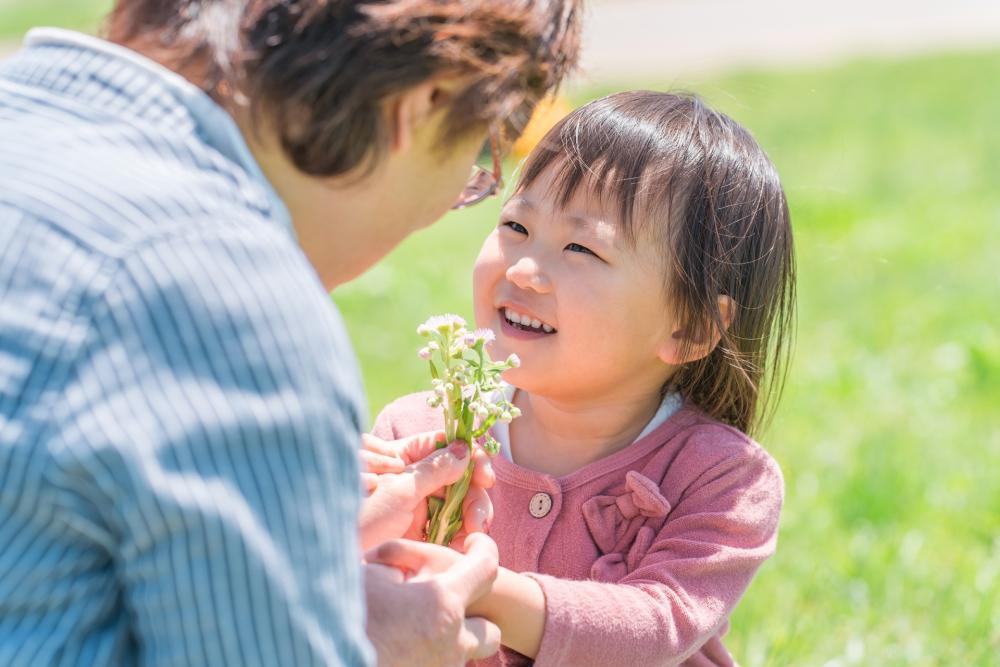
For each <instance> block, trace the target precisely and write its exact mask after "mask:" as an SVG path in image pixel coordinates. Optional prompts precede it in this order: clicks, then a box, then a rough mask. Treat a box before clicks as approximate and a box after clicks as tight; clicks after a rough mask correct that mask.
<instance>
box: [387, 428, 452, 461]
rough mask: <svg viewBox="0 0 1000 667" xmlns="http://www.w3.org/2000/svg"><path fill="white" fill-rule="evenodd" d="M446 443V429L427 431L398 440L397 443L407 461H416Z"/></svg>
mask: <svg viewBox="0 0 1000 667" xmlns="http://www.w3.org/2000/svg"><path fill="white" fill-rule="evenodd" d="M444 443H445V435H444V431H427V432H426V433H418V434H417V435H412V436H410V437H408V438H404V439H402V440H397V441H396V442H395V445H396V446H397V447H398V448H399V449H398V451H399V453H400V456H401V457H402V458H403V459H404V460H405V461H406V462H407V463H416V462H417V461H420V460H422V459H425V458H427V457H428V456H430V455H431V454H433V453H434V452H436V451H437V450H439V449H441V445H443V444H444Z"/></svg>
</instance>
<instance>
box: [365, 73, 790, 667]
mask: <svg viewBox="0 0 1000 667" xmlns="http://www.w3.org/2000/svg"><path fill="white" fill-rule="evenodd" d="M473 281H474V301H475V315H476V323H477V325H478V326H480V327H489V328H491V329H493V330H494V331H496V332H497V340H496V342H495V343H494V345H493V347H492V348H491V352H492V355H493V356H494V357H496V358H502V357H504V356H506V355H508V354H511V353H516V354H517V355H518V356H519V357H520V358H521V366H520V367H519V368H516V369H512V370H509V371H507V372H506V374H505V376H504V377H505V380H506V381H507V382H508V383H509V386H508V387H507V393H508V397H509V398H510V399H511V400H512V401H513V403H514V404H515V405H516V406H517V407H518V408H520V410H521V412H522V415H523V416H522V417H521V418H520V419H517V420H515V421H514V422H513V423H511V424H510V425H509V427H508V426H506V425H500V426H498V427H495V428H494V431H493V435H494V437H496V438H497V440H498V441H500V443H501V445H502V452H501V455H499V456H498V457H497V458H496V460H495V462H494V468H495V473H496V484H495V486H494V488H492V489H491V490H490V497H491V499H492V501H493V504H494V507H495V519H494V520H493V522H492V524H491V526H490V528H489V534H490V535H491V536H492V537H493V539H494V540H495V541H496V543H497V545H498V548H499V552H500V564H501V565H502V566H503V567H502V569H501V572H500V576H499V577H498V579H497V583H496V585H495V586H494V588H493V592H492V593H491V594H490V595H489V596H487V597H486V598H484V599H483V600H482V601H480V603H479V604H478V605H477V607H476V608H475V609H473V610H470V614H474V615H482V616H486V617H487V618H489V619H491V620H493V621H494V622H495V623H497V625H499V626H500V629H501V631H502V636H503V639H502V641H503V644H504V647H505V648H504V649H503V650H502V651H501V653H500V654H499V655H498V656H497V657H494V658H492V659H490V660H489V661H483V662H482V663H481V664H484V665H485V664H489V665H494V664H501V663H503V664H532V662H533V663H534V664H535V665H539V666H541V665H573V666H574V667H585V666H589V665H594V666H595V667H596V666H601V667H607V666H608V665H628V666H629V667H640V666H642V665H650V666H652V665H656V666H662V665H675V664H684V665H732V664H734V661H733V659H732V657H731V656H730V655H729V653H728V651H727V650H726V649H725V647H724V646H723V643H722V638H723V635H724V634H725V632H726V630H727V627H728V618H729V615H730V614H731V612H732V611H733V609H734V607H735V605H736V603H737V601H738V600H739V599H740V597H741V596H742V595H743V593H744V591H745V590H746V588H747V586H748V585H749V583H750V580H751V579H752V577H753V575H754V573H755V572H756V570H757V568H758V567H759V566H760V565H761V563H762V562H763V561H764V560H765V559H767V558H768V557H769V556H770V555H771V554H772V553H773V552H774V549H775V543H776V536H777V530H778V517H779V513H780V509H781V503H782V496H783V486H782V478H781V473H780V470H779V468H778V465H777V464H776V463H775V461H774V460H773V459H772V458H771V457H770V456H769V455H768V454H767V453H766V452H765V451H764V449H763V448H762V447H761V446H760V445H758V444H757V443H756V442H755V441H754V440H753V439H751V435H752V434H754V433H755V432H757V431H758V430H759V426H760V423H761V421H762V419H763V417H764V416H766V414H767V413H768V412H769V411H770V409H771V408H773V402H774V399H775V397H776V396H777V394H778V392H779V390H780V386H781V382H782V380H783V377H784V368H785V363H786V361H787V350H788V341H789V331H790V328H791V322H792V313H793V308H794V258H793V252H792V233H791V228H790V224H789V215H788V208H787V204H786V200H785V196H784V193H783V191H782V188H781V184H780V182H779V180H778V175H777V172H776V171H775V169H774V167H773V165H772V164H771V162H770V160H769V159H768V158H767V156H766V155H765V153H764V152H763V151H762V150H761V148H760V147H759V146H758V145H757V143H756V142H755V141H754V140H753V138H752V137H751V136H750V135H749V133H747V131H746V130H744V129H743V128H742V127H740V126H739V125H738V124H737V123H735V122H734V121H733V120H731V119H730V118H728V117H726V116H724V115H722V114H720V113H718V112H715V111H713V110H711V109H709V108H708V107H707V106H706V105H705V104H703V103H702V102H701V101H699V100H698V99H695V98H692V97H687V96H678V95H672V94H663V93H652V92H629V93H621V94H618V95H613V96H610V97H607V98H604V99H601V100H598V101H596V102H593V103H591V104H588V105H587V106H585V107H583V108H581V109H578V110H577V111H575V112H573V113H572V114H570V115H569V116H568V117H567V118H565V119H564V120H563V121H562V122H561V123H560V124H558V125H557V126H556V127H554V128H553V129H552V130H551V131H550V132H549V134H548V135H547V136H546V138H545V139H544V140H543V141H542V142H541V144H540V145H539V147H538V148H536V149H535V151H534V152H533V153H532V154H531V155H530V156H529V157H528V159H527V162H526V164H525V165H524V169H523V173H522V176H521V178H520V181H519V183H518V184H517V187H516V188H515V190H514V193H513V196H512V197H511V198H510V199H509V200H508V201H507V202H506V204H505V206H504V208H503V211H502V213H501V217H500V223H499V225H498V226H497V228H496V229H495V230H494V231H493V232H492V233H491V234H490V236H489V237H488V238H487V239H486V242H485V243H484V245H483V248H482V251H481V252H480V255H479V258H478V260H477V262H476V268H475V272H474V278H473ZM425 398H426V397H425V396H424V395H413V396H408V397H404V398H402V399H399V400H398V401H396V402H395V403H393V404H392V405H390V406H389V407H387V408H386V409H385V410H384V411H383V412H382V414H381V415H380V416H379V418H378V420H377V421H376V426H375V429H374V433H375V435H377V436H379V437H382V438H387V439H396V438H399V437H403V436H407V435H410V434H413V433H416V432H420V431H427V430H432V429H437V428H440V412H439V411H437V410H433V409H431V408H428V407H427V405H426V402H425ZM426 546H427V549H428V553H431V554H435V555H434V557H435V558H441V559H444V560H447V559H448V558H449V556H448V555H447V554H448V550H445V549H438V548H435V547H431V546H430V545H426ZM401 548H402V547H401ZM391 551H392V547H391V546H390V547H389V548H388V549H386V550H383V552H382V555H383V556H386V557H387V558H389V559H390V560H391V554H390V552H391ZM402 560H405V558H403V559H402Z"/></svg>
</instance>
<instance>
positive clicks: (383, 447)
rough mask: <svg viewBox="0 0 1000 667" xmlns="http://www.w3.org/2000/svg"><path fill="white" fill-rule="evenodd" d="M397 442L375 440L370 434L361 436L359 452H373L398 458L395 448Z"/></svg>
mask: <svg viewBox="0 0 1000 667" xmlns="http://www.w3.org/2000/svg"><path fill="white" fill-rule="evenodd" d="M397 442H399V441H398V440H383V439H382V438H377V437H375V436H374V435H372V434H371V433H362V434H361V450H362V451H368V452H374V453H375V454H381V455H382V456H395V457H397V458H398V457H399V451H398V449H397V448H396V443H397Z"/></svg>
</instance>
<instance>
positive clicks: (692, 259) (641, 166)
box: [516, 91, 795, 434]
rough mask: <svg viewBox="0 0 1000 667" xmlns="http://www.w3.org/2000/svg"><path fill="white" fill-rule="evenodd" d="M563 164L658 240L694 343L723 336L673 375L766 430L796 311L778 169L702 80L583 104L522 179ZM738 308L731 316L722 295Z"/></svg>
mask: <svg viewBox="0 0 1000 667" xmlns="http://www.w3.org/2000/svg"><path fill="white" fill-rule="evenodd" d="M550 168H552V169H555V170H556V172H555V181H554V183H555V185H554V192H553V193H552V195H553V196H554V197H556V198H557V200H558V201H560V202H562V204H563V205H566V204H568V203H569V201H570V199H571V198H572V197H573V194H574V192H576V190H577V189H578V188H580V187H587V188H589V189H590V190H591V191H592V192H594V193H595V194H596V195H597V196H600V197H602V198H604V200H605V201H606V202H608V203H609V204H611V205H613V206H616V207H617V210H618V212H619V217H620V219H621V224H622V225H623V227H624V232H625V237H626V239H627V240H628V241H629V243H631V244H635V243H640V242H641V243H655V244H657V246H659V251H660V256H661V257H662V258H663V267H664V293H665V295H666V296H667V301H668V302H669V303H670V304H671V305H672V306H673V309H674V312H672V313H670V315H672V316H673V317H675V318H677V320H678V326H679V328H680V329H681V330H683V331H684V332H685V333H686V336H685V338H686V340H687V341H688V344H697V343H698V342H699V341H704V340H706V339H708V337H709V336H711V335H712V332H713V330H714V331H718V332H720V334H721V341H720V342H719V344H718V346H716V347H715V348H714V349H713V350H712V352H711V353H709V355H708V356H707V357H705V358H703V359H699V360H697V361H692V362H690V363H687V364H685V365H683V366H682V367H681V368H680V369H679V370H678V371H677V373H676V374H675V376H674V378H672V380H671V382H670V384H669V385H668V386H667V387H664V390H668V389H673V390H676V391H678V392H680V393H681V394H682V395H683V396H685V397H686V398H689V399H691V400H692V401H694V402H695V403H696V404H698V405H699V406H700V407H701V408H702V409H703V410H705V411H706V412H707V413H709V414H711V415H712V416H713V417H715V418H717V419H719V420H721V421H723V422H726V423H729V424H731V425H733V426H736V427H737V428H739V429H740V430H742V431H744V432H745V433H751V434H752V433H753V432H754V431H755V430H757V428H758V427H759V425H760V423H761V422H762V421H763V420H765V419H766V417H767V416H769V415H770V413H771V411H772V409H773V407H774V405H775V404H776V400H777V398H778V396H779V395H780V393H781V387H782V384H783V382H784V378H785V373H786V369H787V364H788V358H789V354H790V349H791V345H790V343H791V339H792V335H793V330H794V313H795V255H794V250H793V244H792V228H791V222H790V218H789V212H788V202H787V201H786V199H785V193H784V190H783V189H782V187H781V182H780V180H779V179H778V172H777V170H776V169H775V168H774V165H773V164H772V163H771V160H770V159H769V158H768V156H767V154H766V153H764V151H763V150H762V149H761V147H760V146H759V145H758V144H757V142H756V141H755V140H754V138H753V137H752V136H751V135H750V133H749V132H747V131H746V130H745V129H744V128H743V127H741V126H740V125H739V124H738V123H737V122H736V121H734V120H732V119H731V118H729V117H728V116H726V115H724V114H721V113H719V112H717V111H714V110H712V109H710V108H709V107H708V106H707V105H706V104H705V103H703V102H702V101H701V100H699V99H698V98H697V97H695V96H693V95H688V94H672V93H657V92H649V91H634V92H627V93H618V94H616V95H611V96H609V97H605V98H603V99H600V100H596V101H594V102H591V103H590V104H587V105H586V106H583V107H581V108H579V109H577V110H576V111H574V112H573V113H571V114H570V115H569V116H567V117H566V118H564V119H563V120H562V121H560V122H559V123H558V124H557V125H556V126H555V127H553V128H552V129H551V130H550V131H549V133H548V134H547V135H546V136H545V138H543V139H542V141H541V143H539V145H538V146H537V147H536V148H535V150H534V151H532V153H531V155H530V156H528V159H527V160H526V162H525V164H524V166H523V169H522V174H521V178H520V181H519V182H518V184H517V186H516V190H520V189H522V188H524V187H527V186H528V185H530V184H531V183H532V182H534V181H535V180H536V179H538V177H539V176H541V174H542V173H543V172H545V171H546V170H548V169H550ZM720 295H725V296H728V297H730V299H731V300H732V302H734V305H735V313H734V314H731V315H732V320H731V322H730V323H729V326H728V327H727V326H726V322H725V321H724V320H725V316H724V314H723V313H722V311H721V309H720V306H719V302H718V301H719V300H718V297H719V296H720Z"/></svg>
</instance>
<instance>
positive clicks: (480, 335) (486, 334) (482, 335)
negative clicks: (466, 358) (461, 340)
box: [472, 329, 497, 345]
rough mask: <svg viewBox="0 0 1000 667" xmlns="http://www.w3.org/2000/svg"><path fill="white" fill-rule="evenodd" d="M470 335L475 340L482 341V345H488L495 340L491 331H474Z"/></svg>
mask: <svg viewBox="0 0 1000 667" xmlns="http://www.w3.org/2000/svg"><path fill="white" fill-rule="evenodd" d="M472 333H473V335H474V336H475V337H476V340H481V341H483V344H484V345H489V344H490V343H492V342H493V341H495V340H496V339H497V335H496V334H495V333H493V330H492V329H476V330H475V331H474V332H472Z"/></svg>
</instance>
